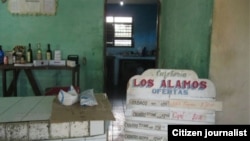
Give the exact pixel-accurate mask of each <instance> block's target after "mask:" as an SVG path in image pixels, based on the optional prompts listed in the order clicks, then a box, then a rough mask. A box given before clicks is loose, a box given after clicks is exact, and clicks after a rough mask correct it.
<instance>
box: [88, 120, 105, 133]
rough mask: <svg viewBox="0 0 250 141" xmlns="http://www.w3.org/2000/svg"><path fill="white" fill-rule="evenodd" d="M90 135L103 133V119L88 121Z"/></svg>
mask: <svg viewBox="0 0 250 141" xmlns="http://www.w3.org/2000/svg"><path fill="white" fill-rule="evenodd" d="M89 128H90V136H94V135H101V134H104V133H105V123H104V121H103V120H96V121H94V120H92V121H90V127H89Z"/></svg>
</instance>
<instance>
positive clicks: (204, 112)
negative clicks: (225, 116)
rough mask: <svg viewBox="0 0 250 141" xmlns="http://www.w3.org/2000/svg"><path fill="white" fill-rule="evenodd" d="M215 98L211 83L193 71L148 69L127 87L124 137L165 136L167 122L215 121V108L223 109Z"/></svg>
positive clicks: (129, 138)
mask: <svg viewBox="0 0 250 141" xmlns="http://www.w3.org/2000/svg"><path fill="white" fill-rule="evenodd" d="M215 99H216V90H215V86H214V84H213V83H212V82H211V81H210V80H208V79H200V78H198V76H197V74H196V73H195V72H194V71H192V70H177V69H149V70H146V71H145V72H143V74H142V75H135V76H133V77H131V78H130V79H129V82H128V87H127V99H126V111H125V119H126V121H125V129H124V130H125V140H131V139H133V138H134V139H136V138H143V137H145V138H154V137H155V139H156V140H157V138H159V139H165V135H166V134H167V128H166V127H167V125H169V124H215V114H216V111H222V102H219V101H216V100H215ZM160 125H161V126H160ZM152 133H153V134H152Z"/></svg>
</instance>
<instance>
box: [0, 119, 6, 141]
mask: <svg viewBox="0 0 250 141" xmlns="http://www.w3.org/2000/svg"><path fill="white" fill-rule="evenodd" d="M3 140H6V139H5V124H1V123H0V141H3Z"/></svg>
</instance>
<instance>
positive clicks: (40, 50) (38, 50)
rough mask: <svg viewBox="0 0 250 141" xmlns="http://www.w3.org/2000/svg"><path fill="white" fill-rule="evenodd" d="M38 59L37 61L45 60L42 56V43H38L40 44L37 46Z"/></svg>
mask: <svg viewBox="0 0 250 141" xmlns="http://www.w3.org/2000/svg"><path fill="white" fill-rule="evenodd" d="M36 59H37V60H42V59H43V56H42V49H41V43H38V44H37V52H36Z"/></svg>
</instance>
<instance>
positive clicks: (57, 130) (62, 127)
mask: <svg viewBox="0 0 250 141" xmlns="http://www.w3.org/2000/svg"><path fill="white" fill-rule="evenodd" d="M50 135H51V138H54V139H58V138H59V139H62V138H69V123H68V122H66V123H51V124H50Z"/></svg>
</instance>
